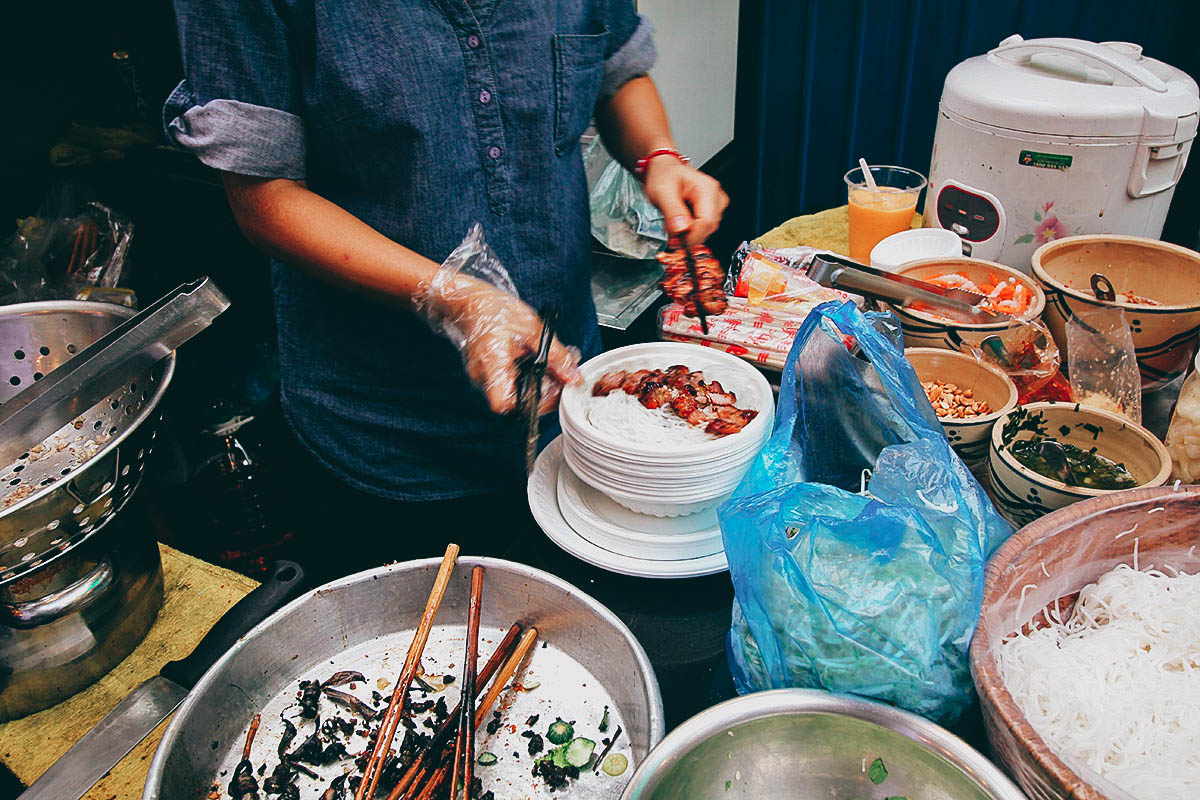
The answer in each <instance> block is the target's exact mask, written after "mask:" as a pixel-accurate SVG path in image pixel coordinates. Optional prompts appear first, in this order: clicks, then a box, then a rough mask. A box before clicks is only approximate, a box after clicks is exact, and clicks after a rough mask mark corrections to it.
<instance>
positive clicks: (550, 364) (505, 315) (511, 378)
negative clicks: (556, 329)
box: [429, 275, 582, 414]
mask: <svg viewBox="0 0 1200 800" xmlns="http://www.w3.org/2000/svg"><path fill="white" fill-rule="evenodd" d="M431 294H432V295H433V296H431V297H429V300H430V302H431V304H432V305H435V306H436V308H437V309H438V311H439V313H440V314H441V315H442V317H443V319H444V321H445V322H446V323H449V324H450V325H452V326H453V328H455V329H457V330H456V334H457V335H455V336H452V337H451V341H453V342H454V344H455V345H457V346H458V349H459V351H460V352H461V353H462V356H463V363H464V364H465V365H466V369H467V374H468V375H469V376H470V377H471V380H472V381H474V382H475V385H476V386H478V387H479V388H480V389H482V390H483V392H484V394H485V395H486V396H487V400H488V405H490V406H491V408H492V411H494V412H496V413H497V414H506V413H508V412H510V411H512V410H513V409H514V408H515V407H516V404H517V390H516V383H517V371H518V367H517V361H518V359H521V358H523V357H525V356H536V355H537V349H538V344H539V343H540V340H541V336H542V320H541V317H539V316H538V315H537V312H535V311H534V310H533V309H532V308H530V307H529V306H528V305H527V304H525V303H524V302H523V301H522V300H521V299H520V298H518V297H514V296H513V295H511V294H508V293H507V292H503V291H501V290H499V289H497V288H495V287H494V286H491V285H490V284H487V283H484V282H483V281H479V280H475V279H473V278H468V277H465V276H462V275H459V276H455V277H454V278H453V280H451V281H447V282H444V283H442V284H440V285H438V286H436V287H435V289H434V291H433V292H432V293H431ZM578 364H579V354H578V352H576V351H575V350H573V349H572V348H569V347H566V346H564V345H563V344H562V342H560V341H559V340H558V339H557V338H555V339H554V340H553V341H552V342H551V344H550V355H549V358H548V359H547V363H546V380H545V381H543V384H542V402H541V408H540V411H541V413H542V414H546V413H549V412H550V411H553V410H554V408H555V407H556V406H557V405H558V398H559V395H560V393H561V389H562V386H563V385H566V384H570V383H575V382H576V381H579V380H582V376H581V375H580V374H579V370H578V368H577V367H578Z"/></svg>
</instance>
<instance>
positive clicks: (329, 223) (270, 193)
mask: <svg viewBox="0 0 1200 800" xmlns="http://www.w3.org/2000/svg"><path fill="white" fill-rule="evenodd" d="M223 178H224V183H225V193H226V195H227V196H228V198H229V205H230V206H231V207H232V209H233V214H234V217H235V218H236V219H237V222H238V225H239V226H240V227H241V229H242V232H243V233H244V234H245V235H246V238H247V239H249V240H250V241H251V243H253V244H254V245H256V246H258V247H259V248H261V249H263V250H265V251H267V252H268V253H270V254H271V255H273V256H275V257H276V258H279V259H280V260H282V261H285V262H287V263H289V264H291V265H293V266H295V267H298V268H300V269H302V270H304V271H305V272H308V273H310V274H312V275H315V276H316V277H318V278H321V279H322V280H326V281H329V282H331V283H335V284H338V285H340V286H344V287H347V288H351V289H357V290H361V291H364V292H368V293H370V294H372V295H374V296H379V295H384V296H388V297H391V298H394V299H396V300H398V301H401V302H407V301H409V300H410V299H411V298H412V297H413V295H415V294H416V293H417V291H418V289H419V287H420V284H421V283H422V282H423V281H425V282H427V281H428V280H429V279H430V278H432V277H433V275H434V273H436V272H437V269H438V266H439V265H438V264H437V263H436V262H434V261H430V260H429V259H428V258H425V257H424V256H421V255H419V254H418V253H415V252H413V251H412V250H409V249H408V248H407V247H403V246H402V245H399V244H397V243H396V242H393V241H392V240H391V239H389V238H387V237H386V236H384V235H383V234H381V233H379V232H378V231H376V230H375V229H374V228H372V227H371V226H370V225H367V224H366V223H365V222H363V221H362V220H360V219H358V218H357V217H355V216H354V215H353V214H351V213H349V212H348V211H346V210H345V209H343V208H341V207H339V206H337V205H335V204H334V203H331V202H330V201H328V200H326V199H325V198H323V197H321V196H320V195H318V194H316V193H314V192H312V191H309V189H308V188H306V187H305V186H304V184H302V183H299V182H297V181H289V180H269V179H263V178H252V177H247V176H244V175H233V174H230V173H226V174H225V175H224V176H223Z"/></svg>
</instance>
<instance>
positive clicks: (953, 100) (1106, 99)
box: [942, 35, 1200, 143]
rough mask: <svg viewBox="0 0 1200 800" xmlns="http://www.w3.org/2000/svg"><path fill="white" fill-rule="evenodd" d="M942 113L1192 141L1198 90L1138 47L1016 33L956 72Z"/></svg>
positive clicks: (1199, 108) (1034, 129)
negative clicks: (1030, 36)
mask: <svg viewBox="0 0 1200 800" xmlns="http://www.w3.org/2000/svg"><path fill="white" fill-rule="evenodd" d="M942 108H943V109H944V110H947V111H950V112H953V113H955V114H957V115H959V116H962V117H966V118H968V119H971V120H974V121H976V122H981V123H984V124H987V125H994V126H996V127H1000V128H1007V129H1009V130H1014V131H1023V132H1028V133H1042V134H1055V135H1063V136H1080V137H1105V136H1112V137H1123V138H1130V137H1141V138H1144V139H1154V140H1156V141H1158V142H1159V143H1171V142H1186V141H1190V140H1191V139H1192V138H1194V137H1195V135H1196V127H1197V118H1198V116H1200V90H1198V89H1197V87H1196V82H1195V81H1194V80H1192V78H1191V77H1190V76H1189V75H1188V74H1187V73H1185V72H1183V71H1182V70H1179V69H1176V68H1175V67H1172V66H1170V65H1168V64H1164V63H1163V62H1161V61H1156V60H1154V59H1152V58H1146V57H1145V56H1143V55H1142V48H1141V47H1140V46H1139V45H1136V44H1130V43H1128V42H1104V43H1102V44H1097V43H1096V42H1086V41H1083V40H1081V39H1030V40H1029V41H1026V40H1024V39H1022V38H1021V37H1020V36H1015V35H1014V36H1010V37H1008V38H1007V39H1005V40H1004V41H1002V42H1001V43H1000V45H999V46H998V47H996V48H995V49H994V50H991V51H989V52H988V53H987V55H983V56H976V57H974V58H969V59H967V60H966V61H964V62H962V63H961V64H959V65H958V66H956V67H954V69H952V70H950V74H949V75H947V76H946V85H945V88H944V90H943V92H942Z"/></svg>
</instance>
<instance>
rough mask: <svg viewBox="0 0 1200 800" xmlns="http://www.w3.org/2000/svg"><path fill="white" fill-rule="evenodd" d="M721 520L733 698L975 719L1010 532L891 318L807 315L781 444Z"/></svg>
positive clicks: (788, 377) (786, 391)
mask: <svg viewBox="0 0 1200 800" xmlns="http://www.w3.org/2000/svg"><path fill="white" fill-rule="evenodd" d="M848 344H850V345H853V348H852V349H851V348H850V347H848ZM719 517H720V522H721V532H722V535H723V537H724V541H725V552H726V554H727V555H728V558H729V572H730V575H731V576H732V578H733V585H734V590H735V592H736V599H735V601H734V613H733V627H732V630H731V631H730V637H729V652H730V664H731V667H732V670H733V676H734V681H735V683H736V684H737V687H738V691H739V692H742V693H745V692H749V691H757V690H762V689H775V688H780V687H788V686H806V687H816V688H822V689H827V690H830V691H836V692H851V693H854V694H858V695H862V696H865V697H870V698H876V699H879V700H884V701H887V702H889V703H892V704H894V705H897V706H900V707H902V708H906V709H908V710H910V711H913V712H915V713H918V714H921V715H922V716H925V717H928V718H930V719H934V720H937V721H939V722H942V723H946V724H949V723H953V722H954V721H955V720H957V719H958V718H959V717H960V716H961V715H962V714H963V712H964V711H966V710H967V709H968V708H969V707H970V705H971V703H972V699H973V690H972V687H971V675H970V670H969V668H968V659H967V648H968V645H969V644H970V641H971V635H972V633H973V632H974V630H975V624H976V621H977V620H978V618H979V609H980V601H981V598H982V595H983V567H984V562H985V560H986V558H987V556H988V555H990V554H991V553H992V551H993V550H995V548H996V547H998V546H999V545H1000V543H1001V542H1003V541H1004V540H1005V539H1006V538H1008V536H1009V534H1011V533H1012V528H1011V526H1009V525H1008V523H1006V522H1005V521H1004V520H1003V519H1001V518H1000V516H999V515H998V514H997V513H996V511H995V509H994V508H993V507H992V504H991V502H990V501H989V500H988V498H987V496H986V495H985V494H984V492H983V489H982V487H980V485H979V483H978V482H977V481H976V480H975V478H974V477H973V476H972V475H971V473H970V472H969V471H968V470H967V468H966V466H964V465H963V463H962V461H961V460H960V459H959V457H958V456H957V455H956V454H955V453H954V451H953V450H951V449H950V443H949V442H948V441H947V440H946V437H945V434H944V433H943V432H942V427H941V425H940V424H939V423H938V420H937V417H936V416H935V415H934V413H933V409H932V408H931V407H930V405H929V402H928V400H926V398H925V394H924V391H923V390H922V388H921V384H920V381H919V380H918V379H917V376H916V373H914V372H913V369H912V367H911V366H910V365H909V363H908V361H907V360H906V359H905V358H904V352H903V345H902V343H901V334H900V329H899V326H898V324H897V323H896V320H895V318H894V317H892V316H891V315H890V314H866V315H864V314H862V313H861V312H859V311H858V310H857V309H856V308H855V307H854V306H853V305H852V304H850V303H845V304H842V305H838V304H835V303H826V304H824V305H821V306H819V307H818V308H817V309H816V310H814V311H813V312H812V313H811V314H809V316H808V319H806V320H805V322H804V324H803V325H802V326H801V328H800V331H799V332H798V333H797V334H796V339H795V344H794V345H793V346H792V350H791V352H790V353H789V355H788V361H787V366H786V369H785V371H784V375H783V384H782V388H781V390H780V395H779V405H778V411H777V414H776V420H775V430H774V433H773V434H772V436H771V439H770V441H769V442H768V443H767V445H766V447H765V448H764V449H763V451H762V453H760V454H759V456H758V458H757V459H756V461H755V463H754V465H753V466H752V467H751V469H750V471H749V472H748V473H747V475H746V477H745V478H744V479H743V480H742V483H741V484H740V485H739V486H738V489H737V491H736V492H735V493H734V495H733V498H732V499H731V500H729V501H728V502H726V503H725V504H724V505H723V506H722V507H721V508H720V510H719Z"/></svg>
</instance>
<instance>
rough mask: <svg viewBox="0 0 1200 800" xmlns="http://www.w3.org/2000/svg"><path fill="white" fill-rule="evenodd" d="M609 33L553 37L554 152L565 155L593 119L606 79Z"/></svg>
mask: <svg viewBox="0 0 1200 800" xmlns="http://www.w3.org/2000/svg"><path fill="white" fill-rule="evenodd" d="M607 44H608V33H607V32H605V33H596V34H563V33H560V34H558V35H556V36H555V37H554V44H553V49H554V152H555V153H557V154H558V155H560V156H561V155H563V154H564V153H567V152H568V151H570V150H571V149H572V148H573V147H574V146H575V144H576V143H578V141H579V137H580V136H582V135H583V132H584V131H585V130H587V126H588V123H590V122H591V121H592V112H593V111H594V110H595V107H596V100H597V99H598V98H599V96H600V82H601V81H602V80H603V78H604V52H605V47H606V46H607Z"/></svg>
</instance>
